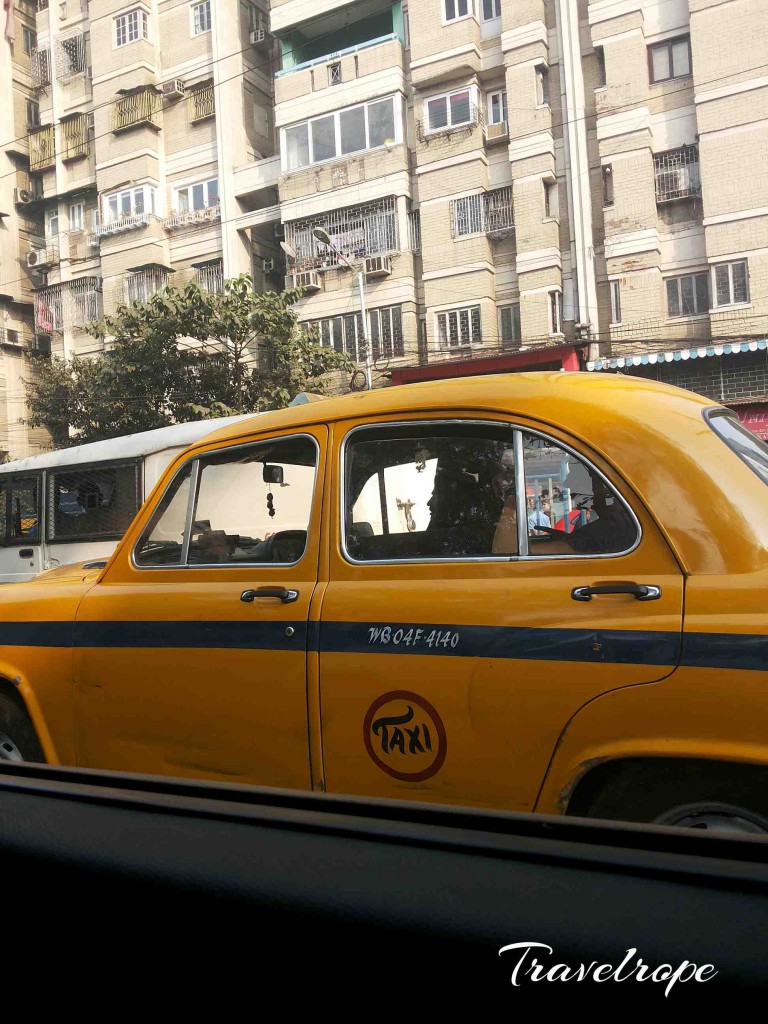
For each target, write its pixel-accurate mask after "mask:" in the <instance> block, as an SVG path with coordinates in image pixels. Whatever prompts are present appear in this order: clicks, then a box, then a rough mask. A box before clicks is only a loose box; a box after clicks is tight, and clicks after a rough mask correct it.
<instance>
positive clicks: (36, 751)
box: [0, 693, 45, 763]
mask: <svg viewBox="0 0 768 1024" xmlns="http://www.w3.org/2000/svg"><path fill="white" fill-rule="evenodd" d="M0 761H33V762H38V763H43V762H44V761H45V755H44V754H43V750H42V747H41V746H40V741H39V740H38V738H37V733H36V732H35V727H34V726H33V725H32V722H31V721H30V719H29V716H28V715H27V714H26V713H25V712H24V711H22V709H21V708H20V707H19V705H18V704H17V703H16V701H15V700H12V699H11V698H10V697H8V696H7V695H6V694H4V693H0Z"/></svg>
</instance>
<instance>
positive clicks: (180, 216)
mask: <svg viewBox="0 0 768 1024" xmlns="http://www.w3.org/2000/svg"><path fill="white" fill-rule="evenodd" d="M220 219H221V206H220V205H219V203H218V201H217V202H216V203H212V204H211V205H210V206H204V207H202V209H200V210H174V211H173V212H172V213H171V214H170V216H168V217H166V218H165V220H164V221H163V227H164V228H165V230H166V231H178V230H180V229H181V228H193V227H199V226H200V225H201V224H213V223H215V222H216V221H218V220H220Z"/></svg>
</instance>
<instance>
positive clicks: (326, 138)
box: [310, 116, 336, 162]
mask: <svg viewBox="0 0 768 1024" xmlns="http://www.w3.org/2000/svg"><path fill="white" fill-rule="evenodd" d="M310 127H311V130H312V159H313V161H314V162H317V161H318V160H331V159H332V158H333V157H335V156H336V125H335V118H334V117H332V116H331V117H319V118H318V119H317V120H316V121H312V123H311V125H310Z"/></svg>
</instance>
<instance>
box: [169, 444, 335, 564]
mask: <svg viewBox="0 0 768 1024" xmlns="http://www.w3.org/2000/svg"><path fill="white" fill-rule="evenodd" d="M316 453H317V446H316V445H315V443H314V441H312V440H311V439H310V438H308V437H292V438H286V439H280V440H277V441H266V442H264V443H263V444H259V445H254V446H253V447H252V448H246V449H243V448H238V449H236V450H235V451H231V452H227V451H224V452H221V453H220V454H219V455H216V456H213V457H212V458H209V459H203V460H201V470H200V486H199V492H198V497H197V503H196V505H195V514H194V523H193V527H192V536H191V539H190V549H189V563H190V565H218V564H221V563H227V564H230V565H232V564H237V563H238V562H246V563H251V562H271V563H277V562H279V563H293V562H297V561H298V560H299V559H300V558H301V556H302V555H303V554H304V551H305V549H306V546H307V531H308V529H309V519H310V514H311V510H312V493H313V489H314V484H315V464H316V460H317V454H316Z"/></svg>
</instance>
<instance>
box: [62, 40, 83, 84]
mask: <svg viewBox="0 0 768 1024" xmlns="http://www.w3.org/2000/svg"><path fill="white" fill-rule="evenodd" d="M87 70H88V58H87V56H86V47H85V36H84V35H83V33H82V32H75V33H74V35H71V36H67V37H66V38H63V39H62V38H60V39H59V40H58V42H57V44H56V81H58V82H68V81H69V80H70V79H71V78H74V77H75V76H77V75H84V74H85V73H86V72H87Z"/></svg>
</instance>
